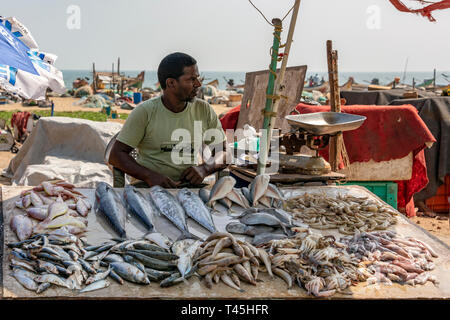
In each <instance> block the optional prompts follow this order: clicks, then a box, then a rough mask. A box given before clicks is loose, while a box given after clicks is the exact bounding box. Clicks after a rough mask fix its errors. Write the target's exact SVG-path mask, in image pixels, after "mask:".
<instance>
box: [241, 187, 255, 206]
mask: <svg viewBox="0 0 450 320" xmlns="http://www.w3.org/2000/svg"><path fill="white" fill-rule="evenodd" d="M241 192H242V194H243V195H244V197H245V199H247V201H248V203H249V204H252V203H253V199H252V195H251V193H250V190H249V189H248V188H247V187H242V188H241ZM249 206H250V205H249Z"/></svg>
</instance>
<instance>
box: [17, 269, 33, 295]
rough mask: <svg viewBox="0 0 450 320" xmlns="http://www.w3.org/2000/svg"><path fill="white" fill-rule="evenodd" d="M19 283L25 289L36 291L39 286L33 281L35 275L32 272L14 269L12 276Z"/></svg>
mask: <svg viewBox="0 0 450 320" xmlns="http://www.w3.org/2000/svg"><path fill="white" fill-rule="evenodd" d="M11 275H12V276H13V277H14V278H15V279H16V280H17V282H19V283H20V284H21V285H22V286H23V287H24V288H26V289H28V290H31V291H36V290H37V288H38V284H37V283H36V282H35V281H34V280H33V278H34V277H33V274H32V273H31V272H28V271H25V270H23V269H21V268H14V269H13V272H12V274H11Z"/></svg>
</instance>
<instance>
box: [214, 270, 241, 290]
mask: <svg viewBox="0 0 450 320" xmlns="http://www.w3.org/2000/svg"><path fill="white" fill-rule="evenodd" d="M220 280H222V281H223V283H225V284H226V285H227V286H229V287H231V288H233V289H236V290H238V291H239V292H244V291H245V290H244V289H241V288H240V287H238V286H237V285H236V284H235V283H234V282H233V280H232V279H231V278H230V276H228V275H227V274H226V273H225V272H222V274H221V275H220Z"/></svg>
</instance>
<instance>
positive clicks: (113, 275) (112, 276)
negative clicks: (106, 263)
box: [109, 270, 124, 284]
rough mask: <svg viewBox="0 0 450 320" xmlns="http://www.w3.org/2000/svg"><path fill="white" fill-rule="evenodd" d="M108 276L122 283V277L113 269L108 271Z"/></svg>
mask: <svg viewBox="0 0 450 320" xmlns="http://www.w3.org/2000/svg"><path fill="white" fill-rule="evenodd" d="M109 277H111V278H113V279H114V280H115V281H116V282H117V283H119V284H123V283H124V282H123V279H122V278H121V277H120V276H119V275H118V274H117V273H115V272H114V270H111V271H110V272H109Z"/></svg>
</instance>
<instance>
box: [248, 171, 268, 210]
mask: <svg viewBox="0 0 450 320" xmlns="http://www.w3.org/2000/svg"><path fill="white" fill-rule="evenodd" d="M269 182H270V176H269V175H268V174H260V175H257V176H256V177H255V179H253V181H252V182H251V183H250V185H249V186H248V189H249V190H250V194H251V197H252V206H256V204H257V203H258V200H259V198H261V197H262V196H263V195H264V194H265V193H266V190H267V187H268V186H269Z"/></svg>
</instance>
